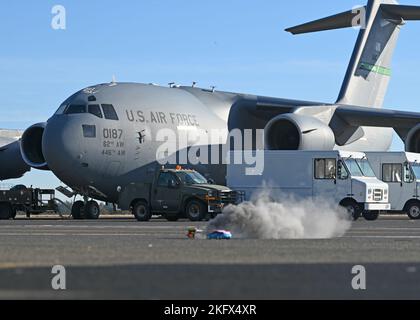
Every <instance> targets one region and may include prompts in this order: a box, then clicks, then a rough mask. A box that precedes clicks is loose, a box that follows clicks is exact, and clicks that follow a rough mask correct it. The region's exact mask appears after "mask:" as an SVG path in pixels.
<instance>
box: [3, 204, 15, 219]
mask: <svg viewBox="0 0 420 320" xmlns="http://www.w3.org/2000/svg"><path fill="white" fill-rule="evenodd" d="M12 217H13V208H12V206H11V205H10V204H9V203H0V220H9V219H11V218H12Z"/></svg>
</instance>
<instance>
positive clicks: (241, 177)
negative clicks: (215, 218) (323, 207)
mask: <svg viewBox="0 0 420 320" xmlns="http://www.w3.org/2000/svg"><path fill="white" fill-rule="evenodd" d="M259 152H262V155H263V157H260V158H263V160H260V161H263V162H264V168H263V170H261V171H262V173H261V172H257V171H256V172H254V173H252V169H251V168H250V167H251V166H250V165H247V164H246V162H245V161H239V159H241V157H242V160H243V159H251V158H252V157H253V156H255V151H232V152H231V153H230V154H229V157H230V163H231V164H229V165H228V170H227V184H228V186H229V187H230V188H232V189H233V190H237V191H241V192H243V193H244V199H245V200H246V201H250V200H251V199H252V197H253V196H254V195H257V194H258V193H260V192H262V191H266V189H267V186H268V188H269V191H270V196H271V197H272V198H274V200H275V201H281V199H282V198H283V197H284V196H286V197H287V196H291V197H293V198H295V199H302V198H312V199H313V198H318V197H324V198H326V199H329V200H331V201H333V202H335V203H337V205H341V206H343V207H345V208H347V209H348V210H349V213H351V215H352V216H353V218H354V219H355V220H356V219H358V218H359V217H360V216H361V215H363V216H364V217H365V218H366V219H367V220H376V219H377V218H378V216H379V214H380V212H381V211H387V210H389V209H390V204H389V203H388V185H387V184H386V183H384V182H382V181H380V180H378V179H377V178H376V176H375V174H374V172H373V170H372V168H371V167H370V165H369V162H368V161H367V159H366V156H365V154H364V153H358V152H344V151H268V150H266V151H259ZM260 155H261V154H260ZM234 159H236V160H234ZM240 162H241V163H242V164H234V163H240ZM260 167H261V164H260Z"/></svg>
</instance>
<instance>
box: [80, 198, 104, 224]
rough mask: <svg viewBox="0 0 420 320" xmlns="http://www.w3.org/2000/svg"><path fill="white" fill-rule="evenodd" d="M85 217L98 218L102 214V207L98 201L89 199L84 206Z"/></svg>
mask: <svg viewBox="0 0 420 320" xmlns="http://www.w3.org/2000/svg"><path fill="white" fill-rule="evenodd" d="M84 213H85V218H86V219H90V220H98V219H99V216H100V215H101V209H100V208H99V205H98V203H97V202H96V201H88V203H86V205H85V208H84Z"/></svg>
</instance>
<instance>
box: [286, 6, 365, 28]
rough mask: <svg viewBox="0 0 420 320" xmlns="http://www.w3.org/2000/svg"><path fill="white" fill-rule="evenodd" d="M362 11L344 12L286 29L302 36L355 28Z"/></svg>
mask: <svg viewBox="0 0 420 320" xmlns="http://www.w3.org/2000/svg"><path fill="white" fill-rule="evenodd" d="M360 10H361V9H355V10H350V11H346V12H342V13H339V14H336V15H333V16H330V17H327V18H323V19H319V20H315V21H311V22H308V23H305V24H301V25H299V26H296V27H292V28H288V29H286V31H287V32H290V33H292V34H302V33H310V32H318V31H326V30H334V29H342V28H349V27H351V26H353V24H354V22H353V21H354V19H355V18H356V17H357V15H359V14H360Z"/></svg>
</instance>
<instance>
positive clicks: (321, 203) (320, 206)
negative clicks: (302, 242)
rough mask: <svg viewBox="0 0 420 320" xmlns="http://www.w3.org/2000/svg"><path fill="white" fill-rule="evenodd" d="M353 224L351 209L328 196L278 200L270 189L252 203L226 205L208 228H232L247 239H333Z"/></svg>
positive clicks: (341, 234) (213, 229) (210, 229)
mask: <svg viewBox="0 0 420 320" xmlns="http://www.w3.org/2000/svg"><path fill="white" fill-rule="evenodd" d="M350 227H351V219H350V217H349V214H348V213H347V210H346V209H344V208H341V207H339V206H338V205H337V204H335V203H332V202H331V201H328V200H326V199H321V198H318V199H308V200H293V199H291V198H288V199H287V200H282V201H281V203H277V202H274V201H273V200H272V198H271V197H270V194H269V192H263V193H261V194H259V195H258V196H256V197H254V201H252V202H244V203H241V204H240V205H237V206H233V205H230V206H228V207H226V208H225V209H224V211H223V214H221V215H219V216H217V217H216V218H215V219H214V220H212V221H210V223H209V225H208V227H207V231H208V232H212V231H215V230H229V231H231V232H232V233H233V236H234V238H245V239H331V238H336V237H341V236H343V235H344V234H345V233H346V232H347V231H348V230H349V229H350Z"/></svg>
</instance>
